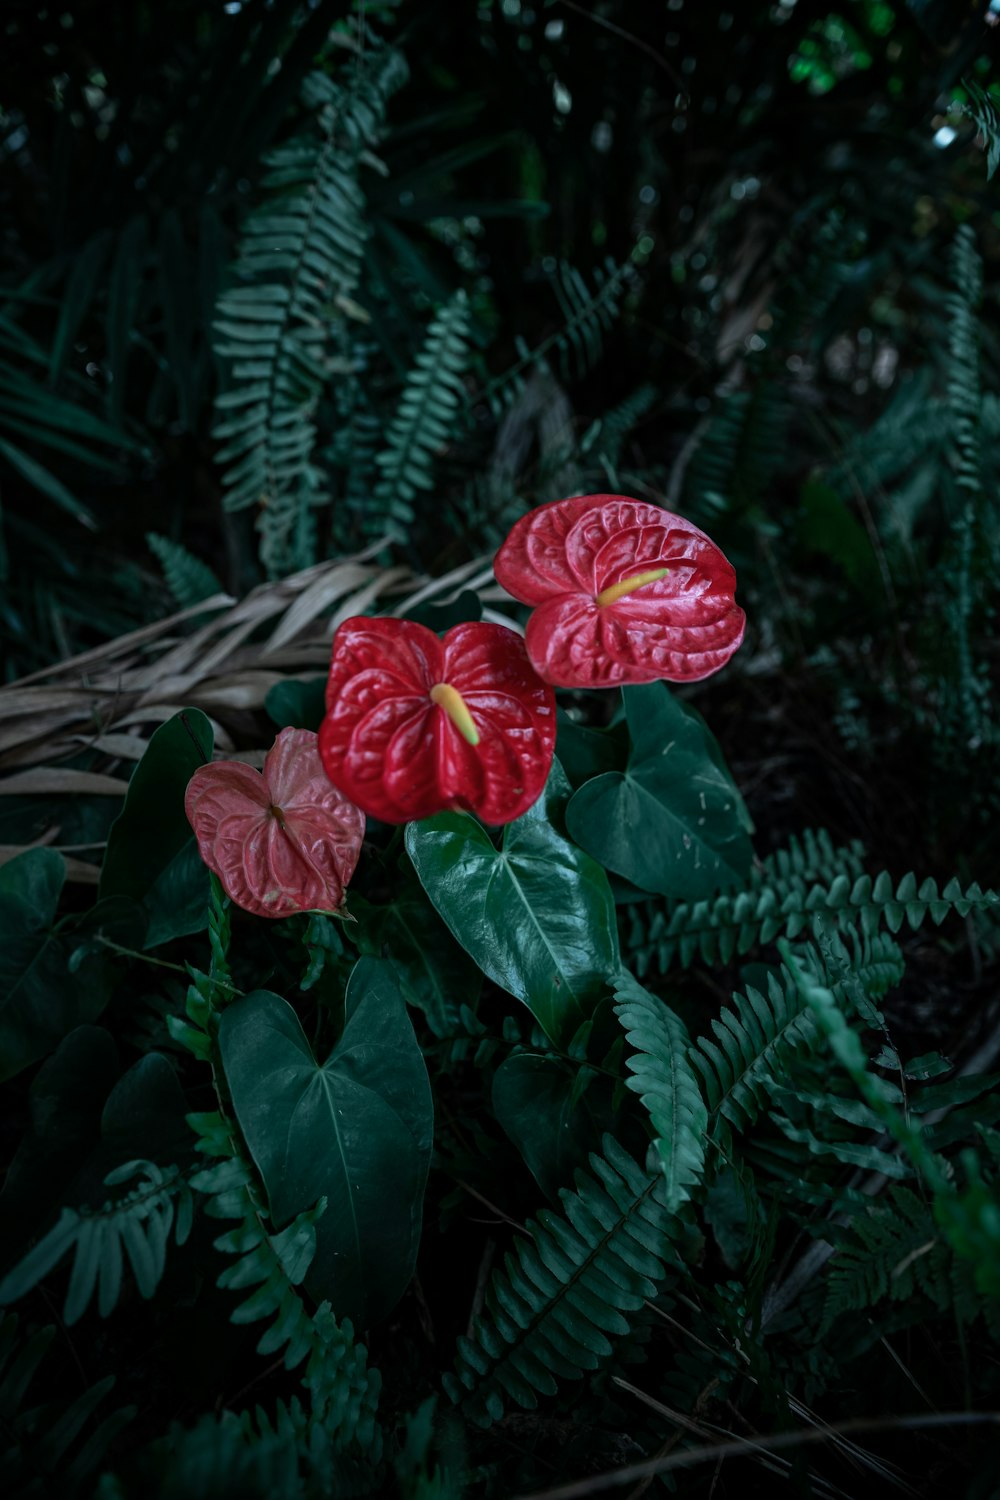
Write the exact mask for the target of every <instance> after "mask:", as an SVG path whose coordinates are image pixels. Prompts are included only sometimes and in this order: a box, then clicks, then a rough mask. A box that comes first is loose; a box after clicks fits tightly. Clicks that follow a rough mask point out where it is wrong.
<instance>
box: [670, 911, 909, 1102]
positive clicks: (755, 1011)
mask: <svg viewBox="0 0 1000 1500" xmlns="http://www.w3.org/2000/svg"><path fill="white" fill-rule="evenodd" d="M851 936H852V944H851V949H850V950H849V949H847V948H845V947H844V945H843V943H842V942H840V941H839V940H838V944H837V949H836V950H835V951H834V952H830V951H829V950H828V952H827V954H825V955H823V956H821V955H820V954H819V953H818V952H816V951H815V950H813V951H810V950H806V951H805V952H804V954H803V955H802V960H801V961H802V962H803V963H804V964H805V966H806V969H807V971H808V972H810V973H811V974H812V975H814V976H815V977H816V978H817V979H818V980H819V982H821V983H831V984H832V985H833V990H834V993H835V994H836V995H837V997H838V999H840V1000H841V1002H842V1003H843V1002H844V1001H845V1000H848V999H849V998H850V997H852V996H853V993H854V990H855V987H856V988H857V989H858V990H860V992H861V994H862V996H863V998H864V1000H865V1002H866V1003H869V1004H870V1002H871V1000H872V999H881V998H882V996H883V995H884V994H885V992H886V991H887V990H888V989H889V988H890V987H891V986H892V985H894V984H897V983H898V982H899V980H900V979H901V977H902V972H903V965H902V958H901V955H900V951H899V948H898V947H897V945H896V944H895V943H894V942H893V941H892V939H891V938H889V937H887V936H885V935H884V934H882V935H877V936H876V937H874V938H865V939H862V938H860V937H859V936H858V935H857V934H851ZM766 985H767V988H766V993H764V992H763V991H762V990H757V989H754V988H753V987H750V986H748V987H747V990H746V992H745V993H744V994H736V995H734V996H733V1009H732V1010H723V1011H722V1012H721V1014H720V1015H719V1016H718V1017H716V1018H715V1019H714V1020H713V1021H712V1031H713V1032H714V1033H715V1040H714V1041H713V1040H711V1039H710V1038H709V1037H707V1036H703V1037H701V1038H700V1039H699V1040H698V1042H697V1043H696V1044H695V1046H694V1047H693V1048H692V1049H691V1051H690V1054H689V1057H690V1061H691V1065H692V1066H693V1067H694V1068H695V1069H696V1070H697V1072H698V1073H700V1075H701V1077H702V1079H703V1082H704V1087H705V1095H706V1099H707V1101H708V1107H709V1111H710V1113H711V1115H712V1116H713V1117H714V1118H716V1119H717V1117H718V1116H722V1117H724V1118H725V1119H726V1120H727V1121H728V1122H729V1123H730V1124H731V1125H732V1126H734V1127H735V1129H736V1130H738V1131H742V1130H745V1129H746V1128H747V1126H749V1125H752V1124H753V1122H754V1121H755V1120H756V1118H757V1116H758V1115H759V1114H760V1111H761V1110H762V1109H764V1108H765V1107H766V1106H767V1103H768V1097H769V1094H770V1092H771V1091H772V1089H773V1085H774V1083H775V1081H776V1080H778V1079H780V1078H781V1076H782V1074H783V1073H784V1071H785V1069H786V1067H787V1065H788V1064H789V1063H790V1062H791V1060H792V1059H793V1057H795V1056H796V1054H799V1053H802V1052H804V1051H806V1050H808V1049H810V1048H811V1047H813V1046H814V1045H815V1041H816V1025H815V1021H814V1019H813V1017H812V1015H811V1014H810V1012H809V1011H808V1009H807V1008H806V1007H805V1005H804V1004H803V1001H802V996H801V993H800V991H799V988H798V985H797V983H796V981H795V978H794V977H793V975H791V974H790V973H789V971H788V970H787V969H786V968H784V967H782V968H781V969H778V970H771V971H769V973H768V974H767V981H766Z"/></svg>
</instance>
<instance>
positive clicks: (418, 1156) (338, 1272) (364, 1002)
mask: <svg viewBox="0 0 1000 1500" xmlns="http://www.w3.org/2000/svg"><path fill="white" fill-rule="evenodd" d="M345 1007H346V1014H347V1024H346V1025H345V1027H344V1031H343V1034H342V1035H341V1038H340V1041H339V1042H338V1043H337V1045H336V1046H335V1047H334V1049H333V1051H332V1052H331V1053H330V1055H329V1057H328V1058H327V1059H326V1061H325V1062H323V1063H320V1062H318V1061H317V1060H316V1058H315V1057H314V1056H313V1052H312V1048H311V1047H310V1045H309V1041H308V1038H307V1037H306V1035H305V1033H304V1031H303V1030H302V1027H301V1025H300V1024H299V1019H298V1016H297V1015H296V1014H295V1012H294V1010H293V1009H292V1007H291V1006H290V1005H288V1004H287V1002H286V1001H284V1000H282V999H281V997H280V996H279V995H273V994H271V993H270V992H269V991H267V990H255V991H254V992H253V994H250V995H247V996H246V998H245V999H242V1000H237V1001H235V1002H234V1003H233V1004H232V1005H230V1006H229V1007H228V1008H227V1010H226V1011H225V1012H224V1014H223V1016H222V1021H221V1025H220V1028H219V1044H220V1047H221V1050H222V1062H223V1067H224V1069H225V1073H226V1079H227V1082H228V1084H229V1088H230V1091H231V1093H232V1098H233V1107H234V1109H235V1111H236V1118H237V1119H238V1121H239V1124H240V1129H241V1130H242V1131H243V1135H244V1138H245V1139H246V1143H247V1145H248V1146H249V1148H250V1151H251V1153H252V1155H253V1159H254V1161H255V1162H256V1164H257V1166H258V1168H259V1170H260V1174H261V1176H262V1177H263V1179H264V1184H265V1186H266V1188H267V1194H268V1198H269V1201H270V1205H271V1215H272V1217H273V1219H274V1221H275V1224H276V1225H278V1226H282V1225H285V1224H287V1223H289V1222H290V1221H291V1220H292V1219H294V1218H295V1216H296V1214H299V1213H302V1212H303V1211H304V1210H306V1209H309V1208H312V1207H313V1206H314V1205H315V1204H316V1202H317V1201H318V1199H320V1198H326V1199H327V1208H326V1212H325V1213H324V1214H323V1216H322V1218H321V1219H320V1220H319V1221H318V1223H317V1226H316V1255H315V1258H314V1260H313V1263H312V1265H311V1267H310V1269H309V1273H308V1275H307V1277H306V1283H305V1284H306V1287H307V1288H308V1290H309V1291H310V1292H311V1293H312V1295H313V1296H315V1297H316V1299H317V1300H318V1301H324V1300H329V1301H330V1303H331V1304H332V1306H333V1310H334V1312H335V1314H336V1316H337V1317H338V1318H343V1317H349V1318H351V1319H352V1321H353V1322H354V1324H355V1326H356V1327H359V1328H367V1327H370V1326H371V1325H372V1324H374V1323H377V1322H378V1321H379V1319H381V1318H383V1317H384V1316H385V1315H386V1313H387V1312H388V1311H389V1309H390V1308H391V1307H392V1306H393V1305H394V1304H395V1303H396V1302H397V1301H398V1300H399V1298H400V1296H401V1295H402V1293H403V1292H404V1290H405V1289H406V1286H407V1284H408V1282H409V1280H410V1277H411V1276H412V1274H413V1267H414V1264H415V1261H416V1256H417V1246H418V1244H419V1240H420V1222H421V1212H422V1207H423V1197H424V1185H425V1183H426V1181H427V1170H428V1167H429V1164H430V1153H431V1145H432V1141H433V1132H434V1111H433V1104H432V1101H431V1092H430V1084H429V1083H428V1080H427V1069H426V1067H425V1065H424V1059H423V1056H422V1054H421V1052H420V1048H419V1046H418V1044H417V1039H416V1037H415V1036H414V1034H413V1027H412V1026H411V1024H410V1019H409V1016H408V1015H407V1012H406V1005H405V1002H404V1000H403V997H402V995H401V994H400V991H399V986H398V985H397V983H396V979H395V976H394V973H393V970H392V966H391V965H390V964H388V963H385V962H383V961H381V960H379V959H375V958H361V959H359V960H358V962H357V964H356V965H355V967H354V970H353V972H352V974H351V978H350V981H349V983H348V986H347V997H346V1001H345Z"/></svg>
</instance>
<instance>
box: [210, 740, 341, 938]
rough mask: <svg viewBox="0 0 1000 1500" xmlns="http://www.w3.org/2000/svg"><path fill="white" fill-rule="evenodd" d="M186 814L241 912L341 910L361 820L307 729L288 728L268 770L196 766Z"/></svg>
mask: <svg viewBox="0 0 1000 1500" xmlns="http://www.w3.org/2000/svg"><path fill="white" fill-rule="evenodd" d="M184 810H185V812H186V813H187V817H188V821H189V822H190V824H191V826H192V828H193V829H194V832H195V837H196V838H197V840H198V852H199V853H200V855H201V857H202V859H203V860H204V861H205V864H206V865H207V866H208V868H209V869H210V870H214V872H215V874H216V875H218V877H219V879H220V880H221V881H222V885H223V889H224V890H225V892H226V894H227V895H228V896H231V897H232V899H233V900H234V901H235V902H236V904H237V906H242V907H243V908H244V909H245V910H246V911H251V912H253V913H254V914H255V915H256V916H258V917H287V916H291V915H292V913H294V912H300V911H339V910H340V908H341V906H342V904H343V900H344V887H345V886H346V885H347V882H348V881H349V880H350V878H351V876H352V875H353V873H354V867H355V865H356V864H357V862H358V855H359V854H360V853H361V843H362V840H363V839H364V836H365V815H364V813H363V812H362V811H361V809H360V808H358V807H355V806H354V804H353V802H349V801H348V800H347V798H346V797H345V796H344V795H343V794H342V793H341V792H339V791H338V790H337V788H336V787H335V786H334V785H333V784H332V782H331V781H330V780H329V779H328V777H327V776H326V774H325V772H324V770H323V766H322V763H321V762H320V758H319V752H318V751H317V748H316V736H315V734H313V733H312V731H311V730H309V729H283V730H282V731H281V733H280V734H279V735H278V737H277V739H276V740H275V742H274V744H273V745H272V746H271V749H270V750H269V751H268V753H267V757H266V759H265V761H264V770H263V773H260V772H258V771H254V770H253V769H252V768H251V767H250V766H247V765H243V764H242V763H241V762H239V761H233V760H220V761H216V762H215V763H214V764H213V765H210V766H200V767H199V768H198V770H197V771H196V772H195V773H194V775H193V776H192V777H191V780H190V781H189V783H188V788H187V792H186V793H185V796H184Z"/></svg>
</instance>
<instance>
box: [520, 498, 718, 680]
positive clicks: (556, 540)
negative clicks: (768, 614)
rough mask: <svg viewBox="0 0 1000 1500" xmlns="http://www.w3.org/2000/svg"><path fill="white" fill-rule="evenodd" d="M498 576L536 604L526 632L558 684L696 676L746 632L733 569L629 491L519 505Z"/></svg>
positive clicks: (699, 535)
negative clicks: (524, 510) (523, 508)
mask: <svg viewBox="0 0 1000 1500" xmlns="http://www.w3.org/2000/svg"><path fill="white" fill-rule="evenodd" d="M495 572H496V576H497V580H498V581H499V583H500V584H502V586H503V587H504V588H505V589H506V590H507V591H508V593H510V594H513V596H514V598H515V599H520V600H521V601H522V602H523V603H525V604H533V605H535V606H536V608H535V610H534V613H533V614H532V616H531V618H530V619H529V621H528V626H527V632H526V636H525V640H526V644H527V648H528V655H529V656H530V658H531V662H532V665H533V666H534V668H535V670H536V672H538V674H539V676H541V677H543V678H544V679H545V681H546V682H551V683H553V684H554V685H555V686H556V687H613V686H616V685H617V684H620V683H639V682H655V681H657V680H658V679H660V678H669V679H670V681H672V682H694V681H697V680H698V679H699V678H702V677H708V676H710V675H711V673H713V672H717V671H718V670H719V668H720V667H722V666H724V665H725V663H726V662H727V661H728V660H729V658H730V657H731V656H732V654H733V652H734V651H736V649H737V648H738V647H739V645H740V643H741V641H742V640H743V630H744V626H745V623H746V617H745V616H744V613H743V611H742V609H740V607H739V606H738V605H737V603H736V601H735V598H734V594H735V589H736V574H735V572H734V571H733V568H732V567H731V565H730V564H729V563H728V562H727V560H726V558H725V557H724V556H723V554H722V553H721V552H720V550H719V548H718V547H717V546H716V545H715V543H714V542H713V541H712V540H711V538H709V537H707V536H706V535H705V533H704V532H703V531H699V529H698V527H697V526H692V524H691V522H690V521H686V520H685V519H684V517H683V516H677V515H674V514H672V512H670V511H668V510H663V509H661V507H660V506H658V505H649V504H647V503H646V502H644V501H640V500H632V499H630V498H629V497H628V496H626V495H579V496H577V497H576V498H575V499H571V500H554V501H552V502H551V503H550V504H548V505H540V506H538V507H537V508H536V509H535V510H532V511H529V512H528V514H527V515H525V516H522V517H521V519H520V520H519V521H518V522H517V523H516V524H515V526H514V527H513V529H512V530H511V533H510V535H509V536H508V537H507V540H506V541H505V542H504V544H503V546H502V547H501V548H500V550H499V552H498V553H497V557H496V563H495Z"/></svg>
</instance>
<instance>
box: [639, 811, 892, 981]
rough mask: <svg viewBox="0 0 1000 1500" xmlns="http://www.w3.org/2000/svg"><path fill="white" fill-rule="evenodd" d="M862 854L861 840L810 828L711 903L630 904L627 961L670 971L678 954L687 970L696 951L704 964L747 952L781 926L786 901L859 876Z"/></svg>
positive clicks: (642, 970) (643, 970) (642, 971)
mask: <svg viewBox="0 0 1000 1500" xmlns="http://www.w3.org/2000/svg"><path fill="white" fill-rule="evenodd" d="M863 860H864V851H863V850H862V848H861V845H860V844H859V843H857V842H854V843H852V844H850V845H845V846H842V847H835V846H834V844H833V841H832V839H831V838H830V835H829V834H828V833H826V832H825V831H824V830H822V829H821V830H819V831H818V832H813V830H811V829H807V830H806V831H805V833H803V834H802V836H801V838H792V839H791V840H790V841H789V843H788V845H787V847H786V848H784V849H779V850H777V851H776V852H775V853H774V854H769V855H768V856H767V858H766V859H764V860H762V861H761V863H760V864H759V865H757V866H755V867H754V869H752V870H751V872H750V875H749V878H748V881H747V884H746V886H745V887H744V889H743V890H742V891H740V892H734V891H725V892H723V893H722V895H720V896H716V897H715V898H714V899H713V900H711V901H699V902H695V903H690V902H676V903H672V904H670V905H669V906H667V908H666V910H664V909H663V903H662V902H658V901H655V902H654V901H649V902H643V903H642V905H638V904H636V905H633V906H631V907H630V908H629V913H630V917H631V928H630V933H629V952H630V959H629V962H630V963H631V964H632V965H633V966H634V967H635V968H636V969H637V971H638V974H639V977H640V979H644V978H645V977H646V975H647V974H648V973H649V972H650V970H651V969H653V968H658V969H659V970H660V971H661V972H665V971H666V970H667V969H668V968H669V967H670V965H671V963H672V962H673V961H674V958H675V957H678V958H679V961H680V964H681V967H682V968H686V967H687V966H688V965H689V964H690V963H691V962H692V960H693V958H694V957H695V955H696V953H698V952H700V953H701V954H702V957H703V958H704V959H705V962H706V963H710V962H714V961H715V960H716V959H719V960H720V961H721V962H723V963H728V962H729V960H730V959H731V958H732V957H733V955H734V954H735V953H746V952H747V951H748V949H750V948H752V947H753V946H754V945H755V944H758V943H767V942H770V941H771V940H772V938H773V937H774V936H775V935H776V934H777V933H779V932H781V931H782V928H783V922H782V912H783V911H784V909H785V907H786V906H788V907H789V909H793V908H794V909H797V904H804V903H805V901H806V900H807V898H808V894H809V891H810V890H811V889H812V887H813V886H814V885H815V884H816V882H818V881H820V880H830V879H831V878H833V877H836V878H840V877H846V878H847V879H848V880H849V881H851V880H856V879H857V878H858V877H859V876H860V875H861V874H862V872H863V868H864V864H863Z"/></svg>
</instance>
